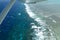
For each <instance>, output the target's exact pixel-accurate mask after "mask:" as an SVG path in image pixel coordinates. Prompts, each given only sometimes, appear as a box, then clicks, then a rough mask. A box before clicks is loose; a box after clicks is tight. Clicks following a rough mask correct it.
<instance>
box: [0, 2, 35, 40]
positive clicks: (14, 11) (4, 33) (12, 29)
mask: <svg viewBox="0 0 60 40" xmlns="http://www.w3.org/2000/svg"><path fill="white" fill-rule="evenodd" d="M7 3H8V1H7V2H5V3H4V4H2V2H0V12H1V11H2V9H3V8H5V6H6V4H7ZM32 22H35V21H34V20H33V19H32V18H30V17H29V15H28V14H27V13H26V11H25V6H24V4H22V3H19V2H18V1H17V2H16V3H15V4H14V5H13V7H12V8H11V10H10V11H9V13H8V15H7V16H6V18H5V20H4V21H3V23H2V24H1V25H0V40H31V39H32V38H31V37H30V38H29V37H28V36H29V35H28V34H29V33H30V32H29V31H31V30H29V29H30V27H31V25H30V23H32Z"/></svg>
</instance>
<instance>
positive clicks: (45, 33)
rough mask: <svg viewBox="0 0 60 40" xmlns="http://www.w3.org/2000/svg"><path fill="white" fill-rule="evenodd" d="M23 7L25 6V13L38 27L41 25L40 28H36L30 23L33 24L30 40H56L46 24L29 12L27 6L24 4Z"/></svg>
mask: <svg viewBox="0 0 60 40" xmlns="http://www.w3.org/2000/svg"><path fill="white" fill-rule="evenodd" d="M25 6H26V11H27V13H28V14H29V16H30V17H31V18H33V19H34V20H35V21H36V22H37V23H38V24H39V25H41V26H37V25H35V23H31V24H33V25H32V27H31V29H33V32H32V36H33V37H32V40H56V38H55V36H54V35H53V34H54V33H53V32H52V30H51V29H50V28H49V26H48V25H46V23H45V22H43V20H41V19H40V17H38V16H37V15H36V14H34V13H33V12H32V11H31V10H30V8H29V6H28V5H27V4H25Z"/></svg>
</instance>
